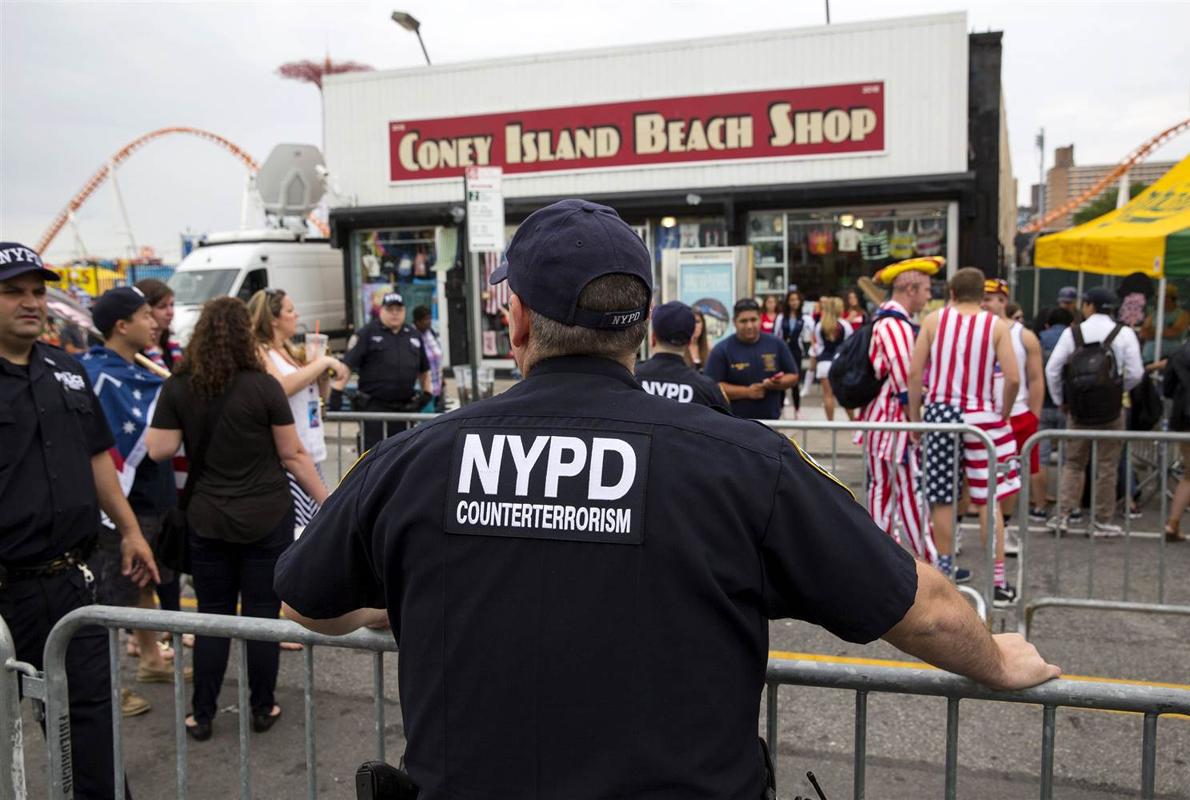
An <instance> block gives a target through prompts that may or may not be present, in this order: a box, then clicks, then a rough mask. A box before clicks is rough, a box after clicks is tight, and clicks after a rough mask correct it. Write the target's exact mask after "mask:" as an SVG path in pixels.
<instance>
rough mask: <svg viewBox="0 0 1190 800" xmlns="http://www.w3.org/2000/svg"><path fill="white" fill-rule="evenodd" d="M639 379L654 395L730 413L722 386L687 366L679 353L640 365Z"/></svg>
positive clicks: (656, 354) (658, 354) (643, 362)
mask: <svg viewBox="0 0 1190 800" xmlns="http://www.w3.org/2000/svg"><path fill="white" fill-rule="evenodd" d="M636 379H637V380H638V381H639V382H640V385H641V388H642V389H644V390H645V391H646V392H648V393H649V394H651V395H656V396H657V397H664V398H665V399H667V400H674V401H677V402H679V403H699V404H700V405H704V406H711V407H712V408H721V409H723V410H724V411H726V410H727V400H726V399H725V398H724V397H723V390H721V389H720V388H719V384H717V383H715V382H714V381H713V380H711V379H710V378H708V377H707V376H706V375H703V374H702V373H701V372H699V371H698V370H696V369H694V368H693V367H691V366H689V365H687V364H686V360H685V359H684V358H682V357H681V356H680V355H677V354H676V353H655V354H654V355H653V357H652V358H650V359H648V360H647V361H641V362H639V363H638V364H637V365H636Z"/></svg>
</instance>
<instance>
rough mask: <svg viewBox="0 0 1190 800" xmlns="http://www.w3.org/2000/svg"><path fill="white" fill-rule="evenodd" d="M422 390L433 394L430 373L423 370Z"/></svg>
mask: <svg viewBox="0 0 1190 800" xmlns="http://www.w3.org/2000/svg"><path fill="white" fill-rule="evenodd" d="M421 390H422V391H423V392H425V393H426V394H433V392H432V391H431V386H430V373H428V372H423V373H422V374H421Z"/></svg>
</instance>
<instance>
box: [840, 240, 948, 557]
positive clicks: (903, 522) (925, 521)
mask: <svg viewBox="0 0 1190 800" xmlns="http://www.w3.org/2000/svg"><path fill="white" fill-rule="evenodd" d="M943 263H944V260H943V259H942V258H938V257H932V258H912V259H909V260H907V261H899V262H897V263H896V264H890V265H889V266H887V267H885V268H884V269H882V270H881V271H880V272H878V273H876V276H875V280H876V282H877V283H882V284H884V285H885V286H889V287H891V289H892V296H891V297H890V298H889V299H888V300H887V301H886V302H885V303H883V304H882V305H881V306H880V310H879V311H878V312H877V316H876V321H875V322H874V323H873V326H872V343H871V345H870V346H869V350H868V356H869V358H870V359H871V361H872V368H873V370H874V371H875V373H876V377H877V378H878V379H881V380H883V381H884V383H883V385H882V386H881V387H880V393H879V394H877V395H876V398H875V399H874V400H873V401H872V402H871V403H868V405H866V406H864V407H863V409H861V410H860V412H859V419H860V420H862V421H864V422H908V421H909V415H908V413H907V408H908V404H909V365H910V362H911V361H912V358H913V341H914V339H915V337H916V336H917V327H916V326H915V325H914V324H913V323H912V322H911V321H910V318H911V317H913V316H915V315H916V314H918V313H920V312H921V310H922V309H924V308H925V307H926V303H928V302H929V300H930V276H931V275H933V274H935V273H937V272H938V270H939V269H940V268H941V266H942V264H943ZM856 438H857V440H858V441H859V442H860V443H862V444H863V447H864V459H865V462H866V466H867V483H868V511H869V512H870V513H871V515H872V519H874V520H875V521H876V524H877V525H879V526H880V527H881V528H883V529H884V530H885V532H887V533H888V534H889V535H890V536H892V537H893V538H894V539H895V540H896V541H897V542H898V543H901V532H904V534H905V535H906V537H907V538H908V540H909V547H910V549H912V551H913V553H914V555H916V556H917V557H918V558H920V559H922V560H924V561H926V562H927V563H930V564H933V563H934V561H935V560H936V558H937V555H938V553H937V551H936V550H935V548H934V539H933V536H932V534H931V532H930V522H929V520H930V515H929V513H928V507H925V505H924V503H923V498H922V493H921V449H920V448H919V447H918V445H917V444H915V443H913V442H911V441H910V440H909V435H908V434H907V433H904V432H898V431H868V432H865V433H861V434H859V435H858V436H857V437H856Z"/></svg>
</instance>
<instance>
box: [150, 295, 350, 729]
mask: <svg viewBox="0 0 1190 800" xmlns="http://www.w3.org/2000/svg"><path fill="white" fill-rule="evenodd" d="M204 439H205V440H207V442H208V444H207V445H206V447H202V446H201V443H202V442H203V441H204ZM183 441H185V443H186V452H187V453H189V454H190V459H191V475H192V476H195V475H196V476H197V483H196V485H195V486H194V487H193V491H192V493H191V496H190V502H189V506H188V507H187V509H186V511H187V513H188V515H189V521H190V529H191V536H190V554H191V562H192V568H193V575H194V591H195V594H196V595H197V597H198V610H199V612H200V613H208V614H235V613H236V603H237V600H238V602H239V605H240V613H241V614H242V615H243V616H250V617H263V618H268V619H275V618H276V617H277V615H278V613H279V612H280V610H281V602H280V600H278V599H277V595H276V594H275V593H274V592H273V567H274V565H275V564H276V562H277V558H278V557H279V556H280V555H281V553H282V551H284V550H285V548H286V546H287V545H289V544H290V543H291V542H292V541H293V500H292V498H291V497H290V495H289V483H288V481H287V480H286V477H285V472H286V471H287V470H288V472H289V473H290V474H292V475H293V476H294V478H295V479H297V481H298V483H299V484H300V485H301V487H302V488H303V489H304V490H305V491H306V492H308V493H309V494H310V496H311V497H313V498H314V499H315V500H316V501H318V502H319V503H322V502H324V501H325V500H326V496H327V490H326V487H325V486H323V484H322V481H321V480H320V479H319V477H318V472H317V471H316V470H315V469H314V462H313V461H311V459H310V456H309V454H307V453H306V451H305V450H304V449H303V448H302V444H301V441H300V440H299V439H298V435H297V430H296V428H295V427H294V422H293V413H292V412H291V411H290V410H289V402H288V401H287V400H286V398H285V392H284V391H283V390H282V389H281V385H280V384H279V383H278V382H277V381H276V380H274V379H273V378H272V376H270V375H269V374H268V373H267V372H265V370H264V366H263V365H262V364H261V362H260V358H259V357H258V355H257V350H256V341H255V338H254V337H253V335H252V327H251V322H250V320H249V318H248V309H247V308H246V307H245V306H244V304H243V302H241V301H240V300H238V299H236V298H234V297H221V298H219V299H217V300H212V301H210V302H209V303H207V304H206V306H204V307H203V311H202V315H201V316H200V317H199V318H198V323H197V325H195V328H194V336H193V338H192V339H191V340H190V346H189V347H188V348H187V350H186V355H185V357H184V358H183V360H182V364H181V366H180V368H179V369H178V372H177V374H175V375H174V376H173V377H172V378H170V379H169V380H167V381H166V382H165V386H164V387H163V388H162V390H161V396H160V397H159V398H158V400H157V410H156V412H155V414H154V415H153V423H152V426H151V427H150V429H149V434H148V448H149V457H150V458H152V459H153V460H154V461H162V460H164V459H166V458H170V457H172V456H173V455H174V453H176V452H177V451H178V447H179V446H180V445H181V444H182V442H183ZM199 450H202V451H203V452H199ZM195 462H201V463H200V464H198V466H197V469H196V468H195V466H196V464H195ZM229 647H230V643H229V641H228V640H227V639H223V638H213V637H210V636H199V637H198V641H197V642H195V645H194V697H193V703H192V705H193V713H192V714H191V715H190V716H189V717H187V718H186V733H187V734H189V735H190V736H191V737H192V738H194V739H197V740H199V741H203V740H206V739H209V738H210V737H211V724H212V721H213V720H214V718H215V710H216V708H217V701H218V699H219V689H220V687H221V686H222V684H223V673H224V672H225V671H226V669H227V656H228V651H229ZM278 660H279V650H278V648H277V643H276V642H248V684H249V686H250V689H251V704H252V727H253V729H254V730H256V731H257V732H261V733H262V732H264V731H267V730H268V729H269V728H271V727H272V726H273V723H274V722H276V721H277V718H278V717H279V716H281V707H280V706H278V705H276V704H275V702H274V694H273V693H274V689H275V688H276V685H277V666H278Z"/></svg>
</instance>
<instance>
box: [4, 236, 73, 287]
mask: <svg viewBox="0 0 1190 800" xmlns="http://www.w3.org/2000/svg"><path fill="white" fill-rule="evenodd" d="M28 272H35V273H37V275H38V276H39V277H41V278H44V279H45V280H47V281H56V280H59V279H60V277H61V276H59V275H58V273H56V272H54V271H53V270H50V269H46V267H45V264H43V263H42V261H41V256H39V255H38V254H37V251H36V250H34V249H32V248H30V247H25V245H23V244H19V243H18V242H0V281H6V280H8V279H9V278H15V277H16V276H18V275H24V274H26V273H28Z"/></svg>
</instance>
